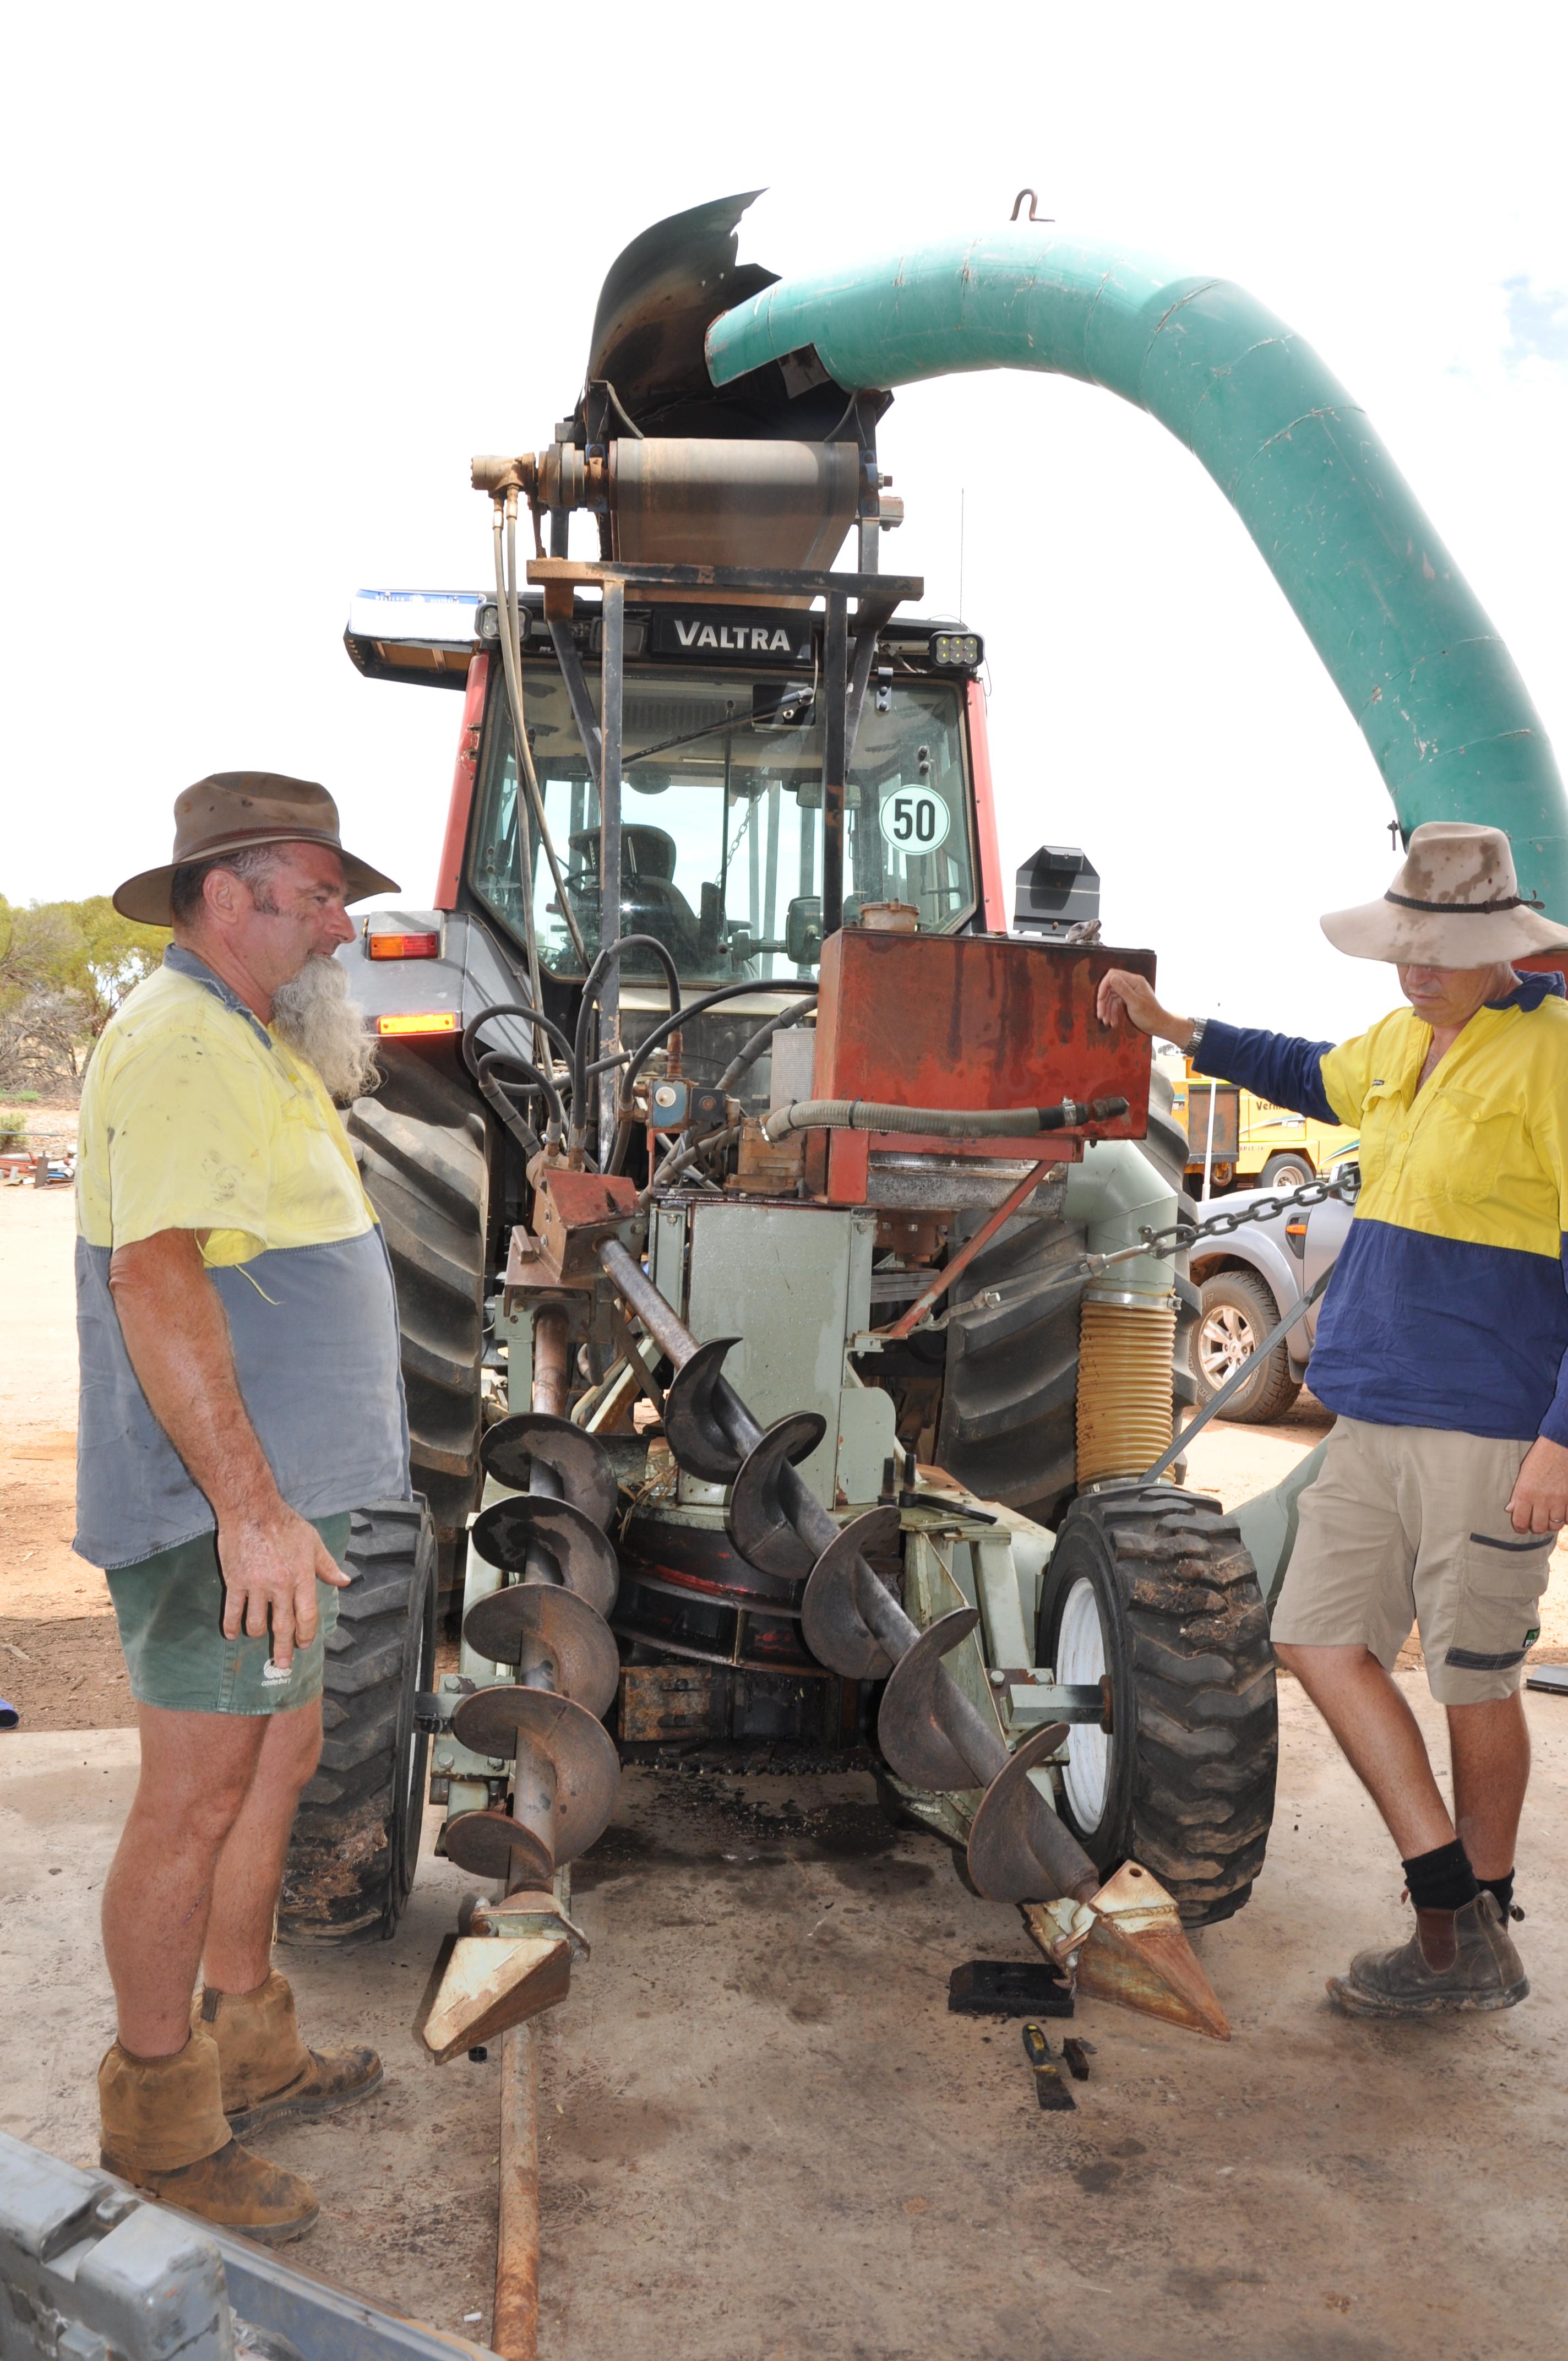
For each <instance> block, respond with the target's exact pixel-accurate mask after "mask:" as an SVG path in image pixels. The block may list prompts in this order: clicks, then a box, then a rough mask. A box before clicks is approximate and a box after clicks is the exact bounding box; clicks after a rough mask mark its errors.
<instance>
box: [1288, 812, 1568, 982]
mask: <svg viewBox="0 0 1568 2361" xmlns="http://www.w3.org/2000/svg"><path fill="white" fill-rule="evenodd" d="M1318 923H1319V925H1320V926H1321V928H1322V930H1323V932H1324V934H1325V935H1327V937H1328V939H1329V940H1330V942H1331V943H1332V945H1333V947H1334V949H1335V950H1339V951H1348V952H1349V953H1350V955H1351V957H1352V959H1370V960H1392V961H1394V962H1395V964H1396V965H1397V966H1399V967H1489V966H1490V965H1491V964H1492V962H1493V961H1495V960H1507V959H1523V958H1524V957H1525V956H1526V955H1527V953H1529V952H1531V951H1558V950H1568V927H1560V926H1558V925H1556V924H1555V923H1554V922H1553V920H1552V919H1551V918H1548V917H1543V916H1542V915H1541V911H1540V909H1539V907H1536V908H1532V907H1531V906H1530V904H1529V903H1528V902H1527V901H1526V900H1525V899H1524V897H1523V895H1521V894H1520V892H1519V877H1518V874H1517V873H1516V871H1515V868H1514V851H1513V847H1512V845H1511V844H1510V843H1509V842H1508V838H1507V837H1506V836H1505V835H1504V833H1503V831H1502V829H1500V828H1483V827H1480V826H1479V825H1477V823H1476V822H1475V821H1474V820H1467V819H1429V820H1427V821H1425V822H1424V823H1423V824H1422V826H1421V827H1420V828H1418V829H1413V830H1412V831H1411V834H1410V840H1409V846H1408V848H1407V850H1406V853H1405V860H1404V865H1403V866H1402V868H1401V869H1400V871H1399V873H1398V876H1397V877H1396V878H1395V880H1394V883H1393V884H1392V885H1390V886H1389V888H1388V891H1387V894H1385V895H1384V896H1383V899H1382V900H1381V901H1380V902H1362V903H1360V904H1358V905H1357V906H1356V907H1355V908H1354V910H1331V911H1330V912H1329V913H1328V916H1327V917H1324V918H1321V919H1320V920H1319V922H1318Z"/></svg>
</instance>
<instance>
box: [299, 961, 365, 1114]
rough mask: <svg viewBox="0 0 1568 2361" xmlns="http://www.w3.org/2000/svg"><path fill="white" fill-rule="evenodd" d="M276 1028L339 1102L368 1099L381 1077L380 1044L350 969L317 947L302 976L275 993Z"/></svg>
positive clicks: (343, 1104) (344, 1104)
mask: <svg viewBox="0 0 1568 2361" xmlns="http://www.w3.org/2000/svg"><path fill="white" fill-rule="evenodd" d="M272 1026H273V1030H274V1031H275V1032H276V1034H277V1035H278V1038H279V1039H280V1041H284V1042H286V1043H287V1044H288V1046H289V1048H290V1049H292V1050H294V1051H295V1052H296V1053H297V1055H299V1056H300V1057H302V1058H306V1059H308V1060H309V1061H310V1063H311V1064H312V1065H313V1067H314V1068H315V1070H316V1071H317V1073H318V1074H319V1075H320V1076H321V1078H322V1081H323V1082H324V1083H325V1085H326V1088H327V1092H328V1094H329V1096H330V1097H332V1098H334V1100H335V1101H336V1102H337V1104H338V1105H339V1106H346V1105H347V1104H348V1103H349V1101H350V1100H351V1099H356V1098H362V1097H363V1096H364V1094H365V1093H366V1092H367V1091H372V1090H374V1089H375V1087H376V1085H377V1083H378V1082H379V1081H380V1079H381V1074H380V1069H379V1068H378V1065H377V1063H376V1044H375V1042H374V1041H373V1040H372V1039H371V1038H370V1037H369V1035H368V1034H367V1032H366V1031H365V1026H364V1019H363V1017H362V1016H361V1015H360V1013H359V1010H358V1009H357V1008H356V1007H355V1006H354V1005H353V1003H352V1002H351V1001H350V999H349V997H348V971H347V969H346V968H345V967H344V966H343V965H342V963H341V962H340V961H337V960H334V959H328V958H327V957H325V956H324V954H323V953H322V952H320V951H313V952H312V953H311V956H310V957H309V959H308V960H307V961H305V964H304V966H303V967H302V969H301V970H300V972H299V974H298V975H297V976H295V977H293V978H292V979H291V982H290V983H284V984H280V986H279V988H278V990H277V991H276V992H275V993H274V994H273V995H272Z"/></svg>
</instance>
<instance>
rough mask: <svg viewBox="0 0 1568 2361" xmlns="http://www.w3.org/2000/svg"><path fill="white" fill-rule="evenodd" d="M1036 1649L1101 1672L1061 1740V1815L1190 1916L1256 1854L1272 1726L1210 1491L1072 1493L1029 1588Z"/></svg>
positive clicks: (1226, 1912)
mask: <svg viewBox="0 0 1568 2361" xmlns="http://www.w3.org/2000/svg"><path fill="white" fill-rule="evenodd" d="M1037 1661H1038V1662H1039V1663H1040V1664H1049V1665H1051V1666H1053V1667H1054V1669H1055V1672H1056V1676H1057V1678H1058V1681H1069V1682H1074V1683H1079V1682H1088V1683H1094V1682H1098V1681H1100V1680H1101V1679H1102V1677H1103V1676H1104V1675H1106V1674H1109V1675H1110V1678H1111V1703H1112V1711H1111V1722H1112V1727H1111V1730H1110V1731H1109V1732H1108V1733H1107V1732H1106V1731H1104V1730H1102V1729H1101V1728H1100V1727H1099V1726H1098V1725H1097V1724H1093V1723H1078V1724H1076V1725H1075V1726H1074V1728H1073V1730H1072V1732H1071V1735H1070V1737H1069V1747H1068V1762H1067V1766H1066V1770H1065V1773H1064V1775H1063V1781H1062V1817H1063V1818H1064V1819H1065V1820H1066V1822H1067V1824H1068V1826H1069V1828H1072V1829H1073V1830H1074V1831H1075V1833H1076V1834H1077V1835H1078V1837H1079V1838H1080V1840H1081V1841H1082V1843H1083V1845H1084V1847H1085V1848H1086V1850H1088V1852H1089V1853H1090V1854H1091V1857H1092V1859H1093V1861H1094V1863H1095V1865H1096V1867H1097V1868H1098V1869H1099V1870H1101V1871H1102V1873H1103V1874H1105V1875H1106V1876H1109V1875H1110V1874H1111V1872H1113V1870H1115V1869H1116V1868H1117V1867H1118V1866H1119V1865H1120V1863H1121V1862H1123V1861H1139V1862H1141V1863H1142V1865H1143V1867H1144V1868H1146V1869H1148V1870H1152V1871H1153V1872H1154V1874H1155V1875H1156V1877H1157V1878H1158V1879H1159V1881H1160V1883H1162V1884H1163V1885H1165V1886H1167V1887H1168V1889H1169V1891H1170V1893H1171V1894H1172V1895H1173V1896H1174V1897H1175V1900H1176V1902H1177V1905H1178V1906H1179V1909H1180V1912H1181V1916H1182V1917H1183V1919H1184V1920H1185V1921H1186V1923H1187V1924H1188V1925H1189V1926H1190V1927H1207V1926H1212V1925H1213V1924H1214V1923H1215V1921H1216V1920H1218V1919H1221V1918H1228V1917H1229V1916H1231V1914H1232V1912H1233V1911H1236V1910H1239V1909H1240V1908H1241V1906H1242V1905H1243V1903H1244V1902H1245V1900H1246V1898H1247V1896H1248V1894H1250V1893H1251V1892H1252V1885H1253V1880H1254V1879H1255V1877H1256V1875H1257V1873H1258V1871H1259V1870H1260V1869H1261V1868H1262V1866H1263V1856H1264V1851H1265V1850H1266V1846H1267V1843H1268V1828H1269V1822H1270V1820H1271V1819H1272V1817H1273V1813H1274V1778H1275V1767H1276V1759H1277V1752H1278V1728H1277V1711H1276V1704H1275V1693H1274V1656H1273V1652H1272V1651H1271V1649H1270V1647H1269V1644H1268V1616H1267V1612H1266V1609H1265V1607H1264V1603H1263V1598H1262V1594H1261V1592H1260V1591H1259V1588H1258V1582H1257V1573H1256V1569H1255V1566H1254V1565H1253V1562H1252V1559H1251V1558H1250V1557H1249V1556H1248V1554H1247V1553H1246V1551H1245V1549H1244V1548H1243V1546H1242V1543H1241V1537H1240V1533H1239V1532H1238V1529H1237V1527H1236V1526H1235V1525H1234V1523H1233V1522H1232V1521H1231V1520H1230V1519H1229V1518H1227V1517H1225V1516H1223V1515H1222V1513H1221V1512H1220V1508H1219V1503H1218V1502H1217V1501H1215V1500H1212V1499H1203V1498H1202V1497H1201V1495H1193V1494H1190V1493H1187V1492H1183V1491H1180V1490H1179V1489H1178V1488H1176V1487H1175V1486H1174V1485H1168V1484H1146V1485H1129V1486H1128V1487H1127V1488H1126V1489H1125V1490H1122V1491H1113V1492H1102V1493H1097V1494H1094V1495H1091V1496H1086V1497H1085V1498H1083V1499H1079V1500H1075V1501H1074V1503H1073V1505H1072V1507H1071V1508H1070V1509H1069V1511H1068V1514H1067V1516H1066V1517H1065V1518H1064V1519H1063V1521H1062V1525H1061V1529H1060V1532H1058V1536H1057V1545H1056V1549H1055V1551H1054V1553H1053V1554H1052V1556H1051V1560H1050V1563H1049V1565H1048V1566H1047V1569H1046V1581H1045V1586H1044V1588H1043V1590H1042V1593H1041V1598H1040V1622H1039V1635H1038V1652H1037Z"/></svg>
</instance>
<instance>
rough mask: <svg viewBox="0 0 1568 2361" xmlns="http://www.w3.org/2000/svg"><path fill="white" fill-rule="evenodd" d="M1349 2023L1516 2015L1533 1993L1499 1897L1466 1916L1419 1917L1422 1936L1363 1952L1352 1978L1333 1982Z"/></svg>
mask: <svg viewBox="0 0 1568 2361" xmlns="http://www.w3.org/2000/svg"><path fill="white" fill-rule="evenodd" d="M1328 1990H1329V1998H1330V2000H1331V2001H1332V2003H1333V2004H1334V2006H1335V2007H1336V2008H1339V2009H1343V2011H1344V2013H1345V2015H1347V2016H1443V2015H1448V2014H1449V2013H1450V2012H1452V2011H1453V2010H1458V2009H1488V2008H1512V2007H1514V2006H1515V2005H1516V2004H1517V2003H1519V2001H1521V2000H1523V1998H1524V1997H1525V1994H1526V1993H1528V1992H1529V1990H1530V1978H1529V1977H1528V1976H1527V1975H1526V1974H1525V1971H1524V1967H1523V1964H1522V1962H1521V1960H1520V1959H1519V1953H1518V1952H1517V1951H1516V1950H1515V1949H1514V1945H1513V1938H1512V1937H1511V1936H1510V1934H1509V1933H1508V1927H1507V1926H1506V1925H1505V1923H1504V1919H1503V1914H1502V1912H1501V1911H1500V1910H1499V1909H1498V1907H1497V1897H1496V1895H1495V1894H1486V1893H1481V1894H1477V1895H1476V1896H1475V1901H1474V1902H1467V1903H1466V1904H1465V1905H1464V1909H1463V1910H1418V1911H1417V1913H1416V1931H1415V1933H1414V1934H1413V1935H1412V1936H1411V1938H1410V1939H1409V1942H1408V1943H1401V1944H1399V1946H1398V1949H1395V1950H1392V1951H1358V1952H1357V1953H1356V1955H1355V1957H1354V1960H1352V1961H1351V1963H1350V1972H1349V1974H1348V1975H1343V1976H1331V1977H1330V1978H1329V1986H1328Z"/></svg>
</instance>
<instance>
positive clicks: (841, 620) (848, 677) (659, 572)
mask: <svg viewBox="0 0 1568 2361" xmlns="http://www.w3.org/2000/svg"><path fill="white" fill-rule="evenodd" d="M528 580H529V582H530V584H531V585H532V586H533V587H534V588H539V589H542V590H543V593H544V620H545V622H546V623H547V624H548V626H549V629H550V637H551V641H552V643H553V645H554V650H555V656H556V661H557V662H558V663H559V664H560V666H561V671H562V675H563V677H564V678H565V684H566V695H567V697H568V700H569V701H570V704H571V708H572V717H573V719H574V720H575V721H576V725H577V733H578V735H579V737H580V738H581V739H582V741H583V746H584V750H585V752H587V755H588V758H589V760H590V762H592V763H594V766H595V768H596V769H597V770H598V774H599V947H600V949H601V950H604V949H607V948H608V947H609V944H611V943H613V942H616V941H618V940H619V939H620V786H621V742H622V741H621V713H622V702H623V697H624V692H625V682H626V593H627V591H628V590H629V589H630V590H664V591H670V590H675V591H679V590H702V591H715V590H718V591H728V592H729V593H730V594H731V595H732V596H734V597H736V598H762V599H769V598H821V599H823V600H824V602H825V604H826V609H827V613H826V617H825V636H826V646H825V648H824V651H823V695H824V704H825V715H824V724H823V732H822V931H823V935H824V937H826V936H828V935H830V934H833V933H835V932H836V931H837V929H838V928H839V927H841V926H842V925H843V923H844V801H845V796H844V790H845V784H846V780H847V777H848V774H849V768H850V762H851V760H852V759H853V755H854V751H855V738H856V734H857V732H858V730H859V728H860V720H861V706H862V705H863V704H864V702H865V695H866V690H867V687H868V686H869V685H870V682H871V674H872V663H873V661H874V659H875V654H876V641H877V633H878V632H879V631H881V630H882V629H883V625H884V624H885V623H887V622H888V621H889V620H891V618H892V616H893V614H894V609H896V608H898V607H900V606H902V605H903V604H904V603H905V600H909V601H911V602H916V601H918V600H919V599H920V598H923V597H924V595H925V589H926V584H925V580H924V578H923V577H921V576H919V575H917V574H865V573H861V574H836V573H833V572H831V571H823V570H817V569H811V568H803V569H798V570H797V569H795V568H792V567H788V566H759V567H752V566H644V565H637V566H630V565H619V564H616V563H614V562H612V561H609V560H600V561H599V562H598V563H593V562H590V561H588V560H586V559H579V558H566V557H535V558H532V559H531V560H530V561H529V565H528ZM579 589H597V590H598V592H599V594H600V597H601V598H602V599H603V602H604V609H603V631H602V633H601V649H600V692H599V720H598V724H597V725H596V723H595V720H594V711H593V702H592V699H591V698H590V697H589V695H588V687H587V678H586V676H585V675H584V672H583V662H582V657H581V656H580V655H579V653H578V652H577V649H576V643H575V642H574V641H573V638H572V634H571V629H570V625H571V621H572V609H573V600H574V598H575V596H576V592H577V591H578V590H579ZM851 598H852V599H853V600H854V601H855V616H854V632H853V637H854V642H855V648H854V657H853V661H852V663H851V661H850V648H849V642H850V599H851ZM599 1015H600V1031H599V1055H600V1057H601V1058H603V1057H606V1056H610V1055H612V1054H613V1053H614V1051H615V1050H616V1049H618V1048H619V1047H620V976H619V972H618V971H617V970H615V969H611V971H610V972H609V973H608V974H607V975H606V977H605V979H604V983H603V987H602V989H601V993H600V998H599ZM599 1091H600V1099H601V1105H600V1109H599V1137H600V1138H601V1139H607V1138H609V1137H613V1135H614V1120H615V1115H614V1100H615V1091H616V1083H615V1080H614V1077H613V1074H611V1073H608V1072H607V1073H606V1074H604V1075H602V1076H601V1078H600V1083H599Z"/></svg>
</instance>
